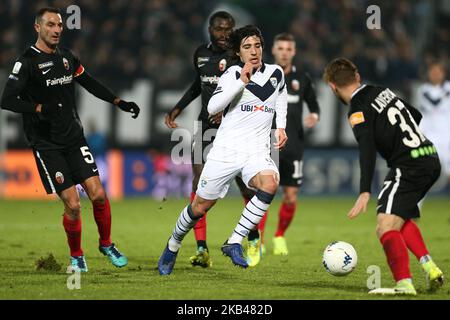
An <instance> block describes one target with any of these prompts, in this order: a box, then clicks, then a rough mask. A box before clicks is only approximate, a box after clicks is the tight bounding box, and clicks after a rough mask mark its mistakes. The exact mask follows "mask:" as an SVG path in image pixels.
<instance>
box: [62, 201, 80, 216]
mask: <svg viewBox="0 0 450 320" xmlns="http://www.w3.org/2000/svg"><path fill="white" fill-rule="evenodd" d="M65 205H66V214H68V215H70V216H71V217H72V218H76V217H78V216H79V215H80V213H81V203H80V199H71V200H69V201H66V203H65Z"/></svg>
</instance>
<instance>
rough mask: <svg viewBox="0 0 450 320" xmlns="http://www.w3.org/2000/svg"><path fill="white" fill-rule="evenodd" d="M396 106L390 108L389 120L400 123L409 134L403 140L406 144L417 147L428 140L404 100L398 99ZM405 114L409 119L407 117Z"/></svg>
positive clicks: (403, 130)
mask: <svg viewBox="0 0 450 320" xmlns="http://www.w3.org/2000/svg"><path fill="white" fill-rule="evenodd" d="M395 106H396V108H389V109H388V112H387V116H388V118H389V122H390V123H391V124H392V125H396V124H397V123H399V126H400V129H401V130H402V132H405V133H407V134H408V136H406V137H404V138H403V140H402V141H403V143H404V144H405V146H407V147H410V148H417V147H418V146H420V144H421V143H422V142H424V141H425V140H426V139H425V137H424V135H423V134H422V133H421V132H420V130H419V127H418V126H417V123H416V122H415V121H414V119H413V117H412V116H411V113H410V112H409V110H408V109H406V108H405V105H404V104H403V102H402V101H400V100H397V102H395ZM402 111H403V112H402ZM405 114H406V116H407V118H408V119H405V117H404V115H405ZM408 122H409V124H408Z"/></svg>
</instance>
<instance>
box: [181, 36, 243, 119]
mask: <svg viewBox="0 0 450 320" xmlns="http://www.w3.org/2000/svg"><path fill="white" fill-rule="evenodd" d="M193 59H194V60H193V63H194V68H195V71H196V75H195V80H194V82H193V83H192V85H191V87H190V88H189V89H188V91H187V92H186V93H185V94H184V96H183V97H182V98H181V99H180V101H179V102H178V103H177V106H178V107H180V108H181V109H184V108H186V107H187V106H188V105H189V104H190V103H191V101H192V100H194V99H195V98H196V97H198V95H201V99H202V109H201V111H200V114H199V116H198V120H199V121H202V122H203V123H206V124H207V126H208V127H213V128H218V126H219V125H217V124H212V123H211V122H210V121H209V119H208V118H209V114H208V109H207V108H208V102H209V99H210V98H211V96H212V94H213V92H214V91H215V90H216V87H217V83H218V82H219V78H220V76H221V75H222V74H223V73H224V72H225V70H226V69H227V68H229V67H230V66H231V65H233V64H236V63H237V62H238V59H237V56H236V55H234V54H232V52H230V51H225V50H222V49H220V48H217V47H215V46H214V45H213V44H211V43H210V44H203V45H201V46H200V47H198V48H197V50H195V53H194V57H193Z"/></svg>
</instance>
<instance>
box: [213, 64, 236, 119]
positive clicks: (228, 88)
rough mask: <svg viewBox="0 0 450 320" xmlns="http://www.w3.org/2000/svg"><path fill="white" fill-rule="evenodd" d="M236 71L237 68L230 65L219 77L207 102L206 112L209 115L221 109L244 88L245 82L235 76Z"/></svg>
mask: <svg viewBox="0 0 450 320" xmlns="http://www.w3.org/2000/svg"><path fill="white" fill-rule="evenodd" d="M236 72H237V69H235V68H233V67H230V68H229V69H228V70H227V71H225V73H224V74H222V76H221V77H220V79H219V83H218V84H217V88H216V90H215V91H214V93H213V95H212V96H211V99H209V102H208V113H209V114H210V115H215V114H217V113H219V112H220V111H223V109H225V108H226V107H227V106H228V105H229V104H230V103H231V101H232V100H233V99H234V98H235V97H236V96H237V95H238V94H239V93H241V92H242V91H243V90H244V87H245V83H244V82H243V81H242V80H241V78H237V77H236ZM236 78H237V79H236Z"/></svg>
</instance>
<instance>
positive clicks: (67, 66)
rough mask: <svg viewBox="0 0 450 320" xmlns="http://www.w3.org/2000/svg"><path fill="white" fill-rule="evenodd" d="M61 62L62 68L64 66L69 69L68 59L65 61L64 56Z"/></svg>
mask: <svg viewBox="0 0 450 320" xmlns="http://www.w3.org/2000/svg"><path fill="white" fill-rule="evenodd" d="M63 63H64V68H66V70H69V61H67V59H66V58H63Z"/></svg>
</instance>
